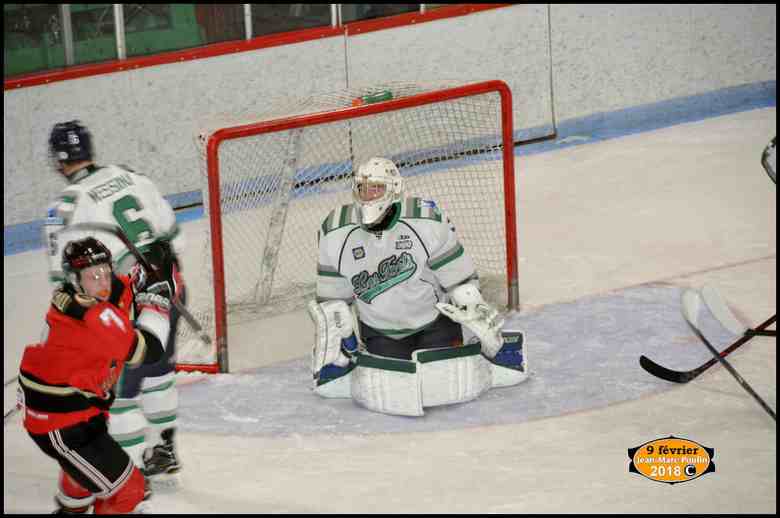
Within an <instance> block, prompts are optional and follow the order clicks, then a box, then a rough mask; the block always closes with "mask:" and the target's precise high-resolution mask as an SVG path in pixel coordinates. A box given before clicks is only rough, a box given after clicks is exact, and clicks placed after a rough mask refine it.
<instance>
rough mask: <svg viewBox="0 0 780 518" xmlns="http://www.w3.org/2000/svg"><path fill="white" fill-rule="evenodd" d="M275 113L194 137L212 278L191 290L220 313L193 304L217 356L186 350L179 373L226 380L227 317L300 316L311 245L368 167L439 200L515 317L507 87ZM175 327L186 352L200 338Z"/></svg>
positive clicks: (433, 90) (340, 96) (415, 93)
mask: <svg viewBox="0 0 780 518" xmlns="http://www.w3.org/2000/svg"><path fill="white" fill-rule="evenodd" d="M279 112H282V113H284V112H287V114H286V115H281V116H270V117H260V118H258V122H253V123H249V124H239V125H232V126H229V127H222V128H219V129H217V130H215V131H213V132H211V133H206V134H202V135H200V136H199V139H198V141H199V143H200V146H201V147H202V149H201V152H202V159H203V162H204V165H205V173H206V174H205V177H206V179H207V185H208V192H207V193H204V206H205V208H206V212H207V214H208V222H209V228H208V231H207V232H206V234H205V237H206V240H205V241H206V242H207V245H206V247H205V248H204V253H205V254H207V255H210V261H209V260H208V259H207V260H206V261H205V265H204V267H205V268H207V269H208V274H197V273H196V277H195V278H192V277H190V278H188V279H187V280H188V287H190V286H199V285H205V286H207V287H208V288H209V289H210V290H213V291H211V293H210V295H212V296H213V299H212V300H213V303H212V302H211V301H207V300H206V298H204V297H203V296H201V297H200V298H199V299H197V297H196V299H197V300H200V303H201V304H203V305H204V306H211V307H205V309H204V308H201V307H197V306H198V304H199V302H198V301H197V300H195V301H193V300H192V299H191V301H192V302H194V304H195V307H193V310H194V311H193V313H195V314H196V317H197V316H200V318H202V319H203V321H205V322H206V323H205V324H204V328H205V329H207V331H208V332H210V333H212V337H213V343H214V344H215V347H216V350H215V351H214V354H213V355H211V356H208V355H206V358H210V359H207V360H206V361H199V360H195V361H190V360H189V359H188V358H187V357H186V354H187V353H186V352H184V354H182V352H181V351H180V354H179V358H178V360H177V368H178V369H179V370H201V371H207V372H217V371H219V372H228V367H229V365H228V325H229V322H228V317H229V314H231V315H232V314H233V313H235V314H243V315H246V314H247V313H249V314H250V315H253V317H252V318H259V317H262V316H263V315H264V314H267V311H268V310H266V309H259V308H263V307H265V308H268V307H270V308H272V309H270V311H271V312H273V311H274V310H276V311H279V308H284V307H296V306H295V305H294V304H293V306H289V305H288V306H285V304H278V303H277V302H275V301H276V300H277V299H278V300H287V299H290V300H292V299H297V300H299V302H300V304H298V306H297V307H301V306H302V304H303V303H304V302H305V300H306V298H307V297H311V296H313V284H314V282H315V279H316V247H313V246H312V244H311V243H310V241H313V240H314V239H315V236H316V231H317V228H319V225H320V224H321V223H322V221H323V220H324V218H325V216H327V214H328V212H329V211H330V210H332V209H335V208H337V207H338V206H339V205H340V204H343V203H349V202H350V198H349V189H348V187H349V175H350V173H351V170H352V169H353V167H357V165H358V164H359V163H360V162H362V161H363V160H365V159H367V158H369V157H370V156H385V157H387V158H391V159H393V160H394V161H395V162H396V163H397V164H398V165H399V169H400V170H401V172H402V175H405V176H406V175H407V174H408V175H409V179H408V180H407V185H408V186H409V189H407V190H410V191H412V192H411V193H410V195H415V196H423V197H429V198H431V199H433V200H435V201H436V202H437V203H439V202H441V203H440V205H441V206H442V207H443V210H444V211H445V212H446V214H447V215H448V216H450V219H451V220H452V221H453V223H454V224H455V226H456V229H457V231H458V234H459V238H460V239H461V241H462V242H463V244H464V247H465V248H466V251H467V253H470V254H472V256H476V257H475V264H477V271H478V273H479V274H480V278H481V280H482V279H492V278H493V277H496V276H497V277H498V278H499V282H500V283H501V284H503V288H502V289H500V290H499V291H501V293H502V294H501V295H500V297H501V298H502V299H503V300H504V301H505V303H506V307H507V308H508V309H510V310H516V309H517V308H518V306H519V297H518V271H517V229H516V197H515V173H514V153H513V151H514V150H513V121H512V119H513V113H512V96H511V92H510V89H509V87H508V86H507V85H506V83H504V82H503V81H498V80H493V81H484V82H478V83H473V84H466V85H454V84H453V83H437V84H413V83H400V82H398V83H389V84H383V85H373V86H369V87H363V88H351V89H347V90H343V91H340V92H336V93H331V94H323V95H318V96H313V97H311V98H309V99H305V100H303V101H296V102H294V103H291V104H289V105H288V107H287V108H282V109H280V110H278V111H277V113H279ZM337 148H338V149H337ZM431 178H435V179H436V180H435V182H434V181H433V180H431ZM501 205H502V206H501ZM296 225H297V227H296ZM480 239H484V241H480ZM307 240H308V241H307ZM313 248H315V250H314V254H312V249H313ZM498 251H500V252H498ZM483 252H484V253H483ZM483 255H484V260H483V258H482V256H483ZM500 255H503V256H504V257H503V260H502V264H501V265H498V266H497V265H496V264H494V263H496V261H495V259H496V257H495V256H500ZM231 261H232V262H231ZM228 263H230V264H228ZM291 263H297V268H293V269H292V270H295V271H292V273H290V276H291V278H292V277H295V276H299V277H300V278H294V279H292V280H291V281H290V282H289V286H291V287H287V286H288V284H285V282H286V275H287V274H286V273H285V272H283V271H282V270H283V269H284V268H285V267H287V266H289V265H290V264H291ZM483 263H484V264H483ZM488 263H490V264H488ZM498 270H500V271H498ZM197 275H200V277H198V276H197ZM231 276H233V278H231ZM307 276H308V277H307ZM486 282H487V281H486ZM250 285H251V286H250ZM242 290H243V291H245V292H246V293H239V292H242ZM504 290H505V291H504ZM231 292H236V297H235V298H232V297H231V296H232V295H233V293H231ZM250 292H251V293H250ZM285 297H287V299H285ZM504 297H505V298H504ZM486 298H488V297H486ZM488 300H490V298H488ZM494 302H495V297H494ZM498 303H499V304H501V303H502V302H501V301H498ZM212 304H213V305H212ZM190 306H191V307H192V304H190ZM179 327H180V331H179V334H180V337H179V343H182V340H187V339H189V340H191V339H192V338H191V337H187V336H182V335H186V334H187V330H186V329H185V330H182V328H183V327H186V326H182V325H180V326H179ZM191 349H192V348H190V350H191ZM203 357H204V356H203V355H201V356H200V358H203Z"/></svg>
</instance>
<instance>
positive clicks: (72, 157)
mask: <svg viewBox="0 0 780 518" xmlns="http://www.w3.org/2000/svg"><path fill="white" fill-rule="evenodd" d="M49 150H50V153H51V158H52V162H53V166H54V167H55V169H56V170H57V171H58V172H59V173H61V174H62V175H63V176H64V177H65V179H66V180H67V182H68V186H67V187H66V188H65V189H64V190H63V191H62V193H61V194H60V196H59V197H58V198H57V200H56V202H55V203H54V204H53V205H52V206H51V207H50V208H49V210H48V214H47V216H48V217H47V220H46V225H45V226H44V234H45V236H44V237H45V239H46V241H47V243H48V253H49V259H50V261H49V265H50V270H49V279H50V281H51V282H52V284H55V285H58V284H59V283H60V282H61V281H62V280H63V279H64V276H63V272H62V269H61V263H60V261H59V258H60V257H61V255H62V254H61V250H60V247H61V246H62V245H63V244H65V243H67V242H68V241H72V240H74V239H79V238H83V237H86V236H87V235H96V236H97V237H99V239H100V240H101V241H102V242H103V243H104V244H105V245H106V246H107V247H108V248H109V249H110V251H111V254H112V257H113V258H114V263H115V269H116V271H117V272H118V273H130V272H131V270H132V271H133V274H134V278H135V282H136V283H138V284H144V283H146V282H147V279H148V280H149V282H153V281H152V277H151V275H150V272H144V271H143V268H141V266H140V265H135V258H134V257H133V256H132V254H131V253H130V252H129V250H128V249H127V248H126V247H125V246H124V244H123V243H122V242H121V241H120V240H119V239H118V238H117V237H115V236H114V235H110V234H107V233H105V232H102V233H101V232H99V231H95V232H86V231H83V230H68V227H69V226H71V225H74V224H76V223H109V224H113V225H117V226H119V227H120V228H121V229H122V230H123V231H124V232H125V234H126V235H127V237H128V238H129V239H130V240H131V241H132V242H133V243H134V244H135V245H136V246H137V247H138V249H139V250H140V251H141V252H142V253H143V254H144V256H145V257H146V258H147V259H148V261H149V263H150V264H151V265H152V266H153V268H155V270H156V273H157V277H158V279H161V284H162V289H167V290H168V291H169V293H170V294H171V295H172V296H175V297H178V298H179V299H180V301H181V302H182V303H185V302H186V297H185V288H184V283H183V280H182V277H181V275H180V271H181V264H180V261H179V258H178V252H179V251H181V250H182V247H183V237H182V235H181V233H180V231H179V227H178V225H177V223H176V218H175V215H174V213H173V209H172V208H171V206H170V204H169V203H168V202H167V201H166V200H165V199H164V198H163V197H162V196H161V195H160V192H159V191H158V189H157V187H156V186H155V185H154V183H153V182H152V181H151V180H150V179H149V178H147V177H146V176H144V175H142V174H139V173H136V172H134V171H132V170H131V169H129V168H127V167H124V166H118V165H106V166H101V165H97V164H95V163H94V161H93V154H92V136H91V135H90V133H89V131H88V130H87V128H86V127H85V126H84V125H82V124H81V123H80V122H79V121H77V120H74V121H69V122H64V123H59V124H56V125H55V126H54V128H53V129H52V131H51V135H50V138H49ZM139 287H140V286H139ZM157 288H158V289H159V288H160V287H159V286H158V287H157ZM170 315H171V317H170V318H171V322H170V332H169V335H168V341H167V343H166V344H165V353H164V354H163V357H162V359H161V360H160V361H158V362H157V363H155V364H152V365H148V366H143V367H142V368H138V369H125V371H124V372H123V373H122V376H121V377H120V380H119V382H118V383H117V387H116V393H117V398H116V400H115V402H114V404H113V405H112V406H111V409H110V419H109V433H110V434H111V435H112V436H113V437H114V439H115V440H116V441H117V442H118V443H119V444H120V445H122V447H123V448H124V449H125V451H127V453H128V455H129V456H130V457H131V458H132V459H133V462H134V463H135V464H136V466H138V467H139V468H140V469H141V471H142V472H143V473H144V475H145V476H147V477H148V478H150V479H151V480H155V478H157V477H158V476H159V477H163V478H165V477H167V474H169V473H175V472H177V471H178V470H179V469H180V463H179V459H178V457H177V455H176V450H175V443H174V433H175V430H176V427H177V423H176V418H177V410H178V394H177V391H176V385H175V377H174V374H175V373H174V367H175V361H176V356H175V354H176V329H177V324H178V319H179V314H178V312H177V311H176V309H175V308H174V307H172V308H171V312H170Z"/></svg>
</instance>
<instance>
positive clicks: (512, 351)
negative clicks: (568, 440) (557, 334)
mask: <svg viewBox="0 0 780 518" xmlns="http://www.w3.org/2000/svg"><path fill="white" fill-rule="evenodd" d="M403 192H404V189H403V178H402V177H401V175H400V172H399V171H398V168H397V167H396V165H395V164H394V163H393V162H392V161H391V160H388V159H385V158H378V157H377V158H371V159H370V160H368V161H367V162H365V163H364V164H362V165H361V166H360V167H359V168H358V170H357V171H356V172H355V174H354V176H353V199H354V203H351V204H347V205H344V206H342V207H340V208H337V209H335V210H334V211H332V212H331V213H330V214H329V215H328V217H327V218H326V219H325V221H324V222H323V224H322V226H321V228H320V229H319V233H318V240H319V259H318V264H317V292H316V297H317V298H316V301H312V302H311V303H310V304H309V312H310V314H311V316H312V318H313V319H314V321H315V324H316V325H317V337H316V344H315V347H314V352H313V358H312V373H313V375H314V384H315V391H317V392H318V393H319V394H320V395H323V396H325V397H347V395H348V394H349V395H350V396H351V397H353V399H355V400H356V401H357V402H358V403H360V404H363V405H364V406H367V407H368V408H371V409H373V410H377V411H380V412H386V413H397V414H406V415H422V406H433V405H435V404H444V403H451V402H459V401H466V400H469V399H473V398H475V397H477V396H478V395H479V394H480V393H481V392H482V391H484V390H486V389H487V388H489V387H490V386H491V385H492V386H496V385H502V386H503V385H510V384H514V383H516V382H519V381H521V380H522V379H524V377H525V374H526V372H525V360H524V358H523V354H522V333H515V335H514V336H513V337H510V340H506V337H505V336H503V335H502V332H501V326H502V324H503V319H502V318H501V316H500V315H499V313H498V311H497V310H496V309H495V308H493V307H491V306H490V305H489V304H487V303H486V302H485V301H484V300H483V298H482V295H481V294H480V291H479V279H478V276H477V273H476V270H475V267H474V264H473V262H472V260H471V258H470V256H469V255H468V253H466V250H464V247H463V245H462V244H461V243H460V241H459V240H458V236H457V234H456V231H455V227H454V226H453V224H452V223H451V222H450V220H449V219H448V218H447V216H446V214H445V213H444V212H443V210H442V209H441V208H440V207H438V206H437V205H436V203H435V202H434V201H431V200H425V199H421V198H416V197H407V198H404V197H403ZM350 306H351V308H350ZM353 312H354V315H355V316H356V318H354V319H353ZM353 335H354V336H353ZM464 337H465V342H464ZM509 342H514V343H513V344H510V343H509ZM464 343H465V344H466V346H465V347H460V346H464ZM358 344H362V345H363V346H364V351H361V352H360V353H358V350H357V349H358ZM475 347H476V349H475ZM454 348H457V349H454ZM356 353H357V354H356ZM480 353H481V354H482V355H484V357H485V358H487V359H488V360H490V362H493V363H499V364H500V363H503V364H505V365H504V366H506V367H508V368H510V369H513V370H514V371H515V373H517V374H512V375H511V376H510V378H511V380H509V381H507V380H504V381H499V382H498V383H496V382H495V380H493V379H492V378H491V374H490V368H489V365H485V363H486V362H484V361H481V362H480V361H478V359H479V358H478V356H479V355H480ZM356 357H357V361H356ZM453 358H458V362H460V363H458V364H457V365H456V364H455V363H453V362H452V361H451V360H452V359H453ZM390 359H392V361H389V360H390ZM386 360H387V361H386ZM434 360H447V361H434ZM448 362H449V363H448ZM464 362H465V363H464ZM360 365H363V366H366V367H370V368H364V369H362V370H361V369H355V367H356V366H360ZM434 367H435V368H434ZM353 369H354V372H353ZM453 369H454V370H453ZM432 370H433V371H435V372H436V376H443V378H442V379H441V383H439V381H435V382H433V381H431V380H433V379H434V376H433V375H431V376H428V375H427V374H426V375H425V376H421V373H423V374H424V373H425V372H431V371H432ZM390 371H395V372H393V373H392V374H389V372H390ZM401 371H403V372H406V373H407V374H408V376H407V377H406V378H404V377H403V376H402V375H401V374H398V372H401ZM458 372H460V373H462V372H468V373H470V374H468V376H467V377H466V378H468V379H466V378H464V377H463V376H462V375H460V374H458ZM348 373H351V378H352V379H351V380H350V382H349V388H347V382H346V381H344V380H345V379H346V375H347V374H348ZM333 381H336V383H332V384H331V382H333ZM444 385H448V386H450V387H455V388H454V389H449V388H446V387H445V388H442V387H443V386H444ZM383 391H386V392H387V393H383ZM442 391H443V392H442ZM393 398H400V399H402V401H400V402H397V404H396V403H394V402H391V401H389V400H392V399H393Z"/></svg>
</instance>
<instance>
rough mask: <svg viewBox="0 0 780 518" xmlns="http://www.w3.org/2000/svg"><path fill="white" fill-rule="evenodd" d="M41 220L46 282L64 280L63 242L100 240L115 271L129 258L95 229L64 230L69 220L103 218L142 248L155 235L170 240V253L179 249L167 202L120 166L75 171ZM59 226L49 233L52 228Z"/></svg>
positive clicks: (123, 267) (179, 239) (144, 179)
mask: <svg viewBox="0 0 780 518" xmlns="http://www.w3.org/2000/svg"><path fill="white" fill-rule="evenodd" d="M47 216H48V217H47V219H46V223H45V225H44V238H45V239H46V242H47V244H48V250H47V253H48V254H49V281H50V282H51V283H52V284H55V285H56V284H59V283H60V282H62V280H63V279H64V275H63V272H62V265H61V260H62V250H63V249H64V247H65V244H66V243H68V241H72V240H74V239H82V238H84V237H87V236H90V235H92V236H94V237H95V238H97V239H99V240H100V241H101V242H103V244H105V245H106V246H107V247H108V248H109V250H111V255H112V258H113V260H114V265H115V267H116V268H117V270H118V271H119V272H122V273H126V272H127V271H128V270H129V267H130V266H131V265H132V264H134V263H135V260H134V258H133V257H132V255H131V254H130V252H129V250H128V249H127V248H126V247H125V245H124V244H123V243H122V242H121V241H120V240H119V239H118V238H117V237H115V236H113V235H111V234H107V233H105V232H100V231H92V232H89V231H81V230H80V231H68V230H67V227H68V226H69V225H73V224H75V223H83V222H91V223H109V224H112V225H118V226H119V227H121V228H122V230H123V231H124V232H125V234H126V235H127V237H128V238H129V239H130V240H131V241H132V242H133V243H134V244H135V245H136V246H137V247H138V248H139V249H140V250H141V251H142V252H143V251H144V248H145V247H146V246H148V245H150V244H152V243H154V242H157V241H161V240H168V241H171V244H172V246H173V249H174V252H175V253H177V255H178V254H179V253H181V251H182V249H183V246H184V242H183V236H182V235H181V233H180V231H179V227H178V225H177V223H176V217H175V215H174V213H173V209H172V208H171V206H170V204H169V203H168V202H167V201H166V200H165V198H163V197H162V195H161V194H160V191H159V190H158V189H157V187H156V186H155V185H154V183H153V182H152V181H151V180H150V179H149V178H147V177H146V176H144V175H142V174H139V173H135V172H133V171H131V170H129V169H127V168H125V167H123V166H117V165H107V166H93V167H89V168H87V169H83V170H81V171H79V172H78V173H76V177H75V181H74V182H73V183H71V184H70V185H68V187H66V188H65V189H64V190H63V191H62V193H61V194H60V195H59V197H58V198H57V200H56V201H55V202H54V203H53V204H52V205H51V206H50V207H49V210H48V212H47ZM63 226H64V227H66V228H65V230H64V231H63V232H62V233H61V234H59V235H55V234H54V232H55V231H58V230H60V229H62V228H63Z"/></svg>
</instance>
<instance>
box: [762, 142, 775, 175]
mask: <svg viewBox="0 0 780 518" xmlns="http://www.w3.org/2000/svg"><path fill="white" fill-rule="evenodd" d="M776 141H777V137H773V138H772V140H771V141H770V142H769V144H767V146H766V147H765V148H764V152H763V153H761V165H762V166H764V170H765V171H766V174H768V175H769V178H770V179H771V180H772V181H773V182H775V183H777V180H776V179H775V167H777V154H776V151H775V142H776ZM773 162H774V163H773Z"/></svg>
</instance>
